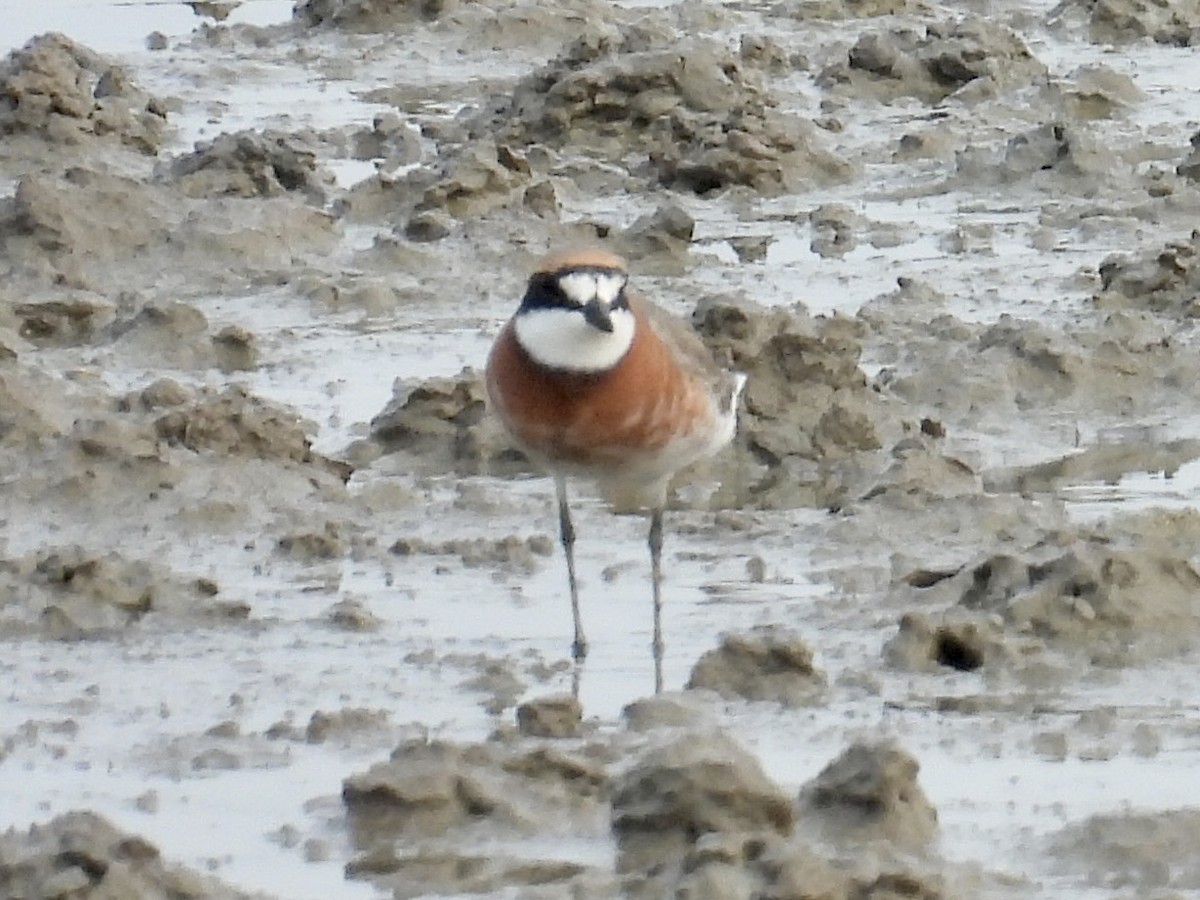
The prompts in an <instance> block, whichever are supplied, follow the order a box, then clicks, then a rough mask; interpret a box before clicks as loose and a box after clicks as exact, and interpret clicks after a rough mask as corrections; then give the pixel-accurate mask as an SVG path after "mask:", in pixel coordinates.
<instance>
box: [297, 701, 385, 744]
mask: <svg viewBox="0 0 1200 900" xmlns="http://www.w3.org/2000/svg"><path fill="white" fill-rule="evenodd" d="M390 727H391V715H390V713H389V712H388V711H387V710H386V709H363V708H361V707H350V708H347V709H338V710H334V711H332V712H327V711H325V710H317V711H316V712H314V713H313V714H312V716H311V717H310V718H309V720H308V726H307V727H306V728H305V729H304V738H305V740H307V741H308V743H310V744H323V743H325V742H326V741H329V740H343V741H350V740H354V739H356V738H358V737H361V736H363V735H367V736H372V735H379V734H383V733H386V732H387V731H388V730H389V729H390Z"/></svg>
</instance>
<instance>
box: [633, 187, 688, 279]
mask: <svg viewBox="0 0 1200 900" xmlns="http://www.w3.org/2000/svg"><path fill="white" fill-rule="evenodd" d="M695 230H696V221H695V220H694V219H693V218H692V217H691V215H690V214H689V213H688V212H687V211H686V210H684V209H683V208H682V207H680V206H678V205H677V204H675V203H666V204H663V205H662V206H659V207H658V208H657V209H656V210H654V212H652V213H647V214H646V215H644V216H640V217H639V218H638V219H637V220H636V221H635V222H634V223H633V224H632V225H630V226H629V227H628V228H626V229H625V230H624V231H622V232H621V233H620V234H618V235H617V236H616V238H615V240H614V241H613V249H614V251H615V252H617V253H618V254H619V255H620V256H621V257H623V258H624V259H625V260H626V261H628V262H633V263H635V268H636V269H637V271H638V272H639V273H640V274H646V275H680V274H682V273H683V272H684V270H685V269H686V268H687V266H688V263H689V261H690V260H689V258H688V247H689V246H690V245H691V243H692V235H693V234H694V232H695Z"/></svg>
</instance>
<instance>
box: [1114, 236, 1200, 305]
mask: <svg viewBox="0 0 1200 900" xmlns="http://www.w3.org/2000/svg"><path fill="white" fill-rule="evenodd" d="M1198 298H1200V231H1193V232H1192V234H1191V236H1190V237H1188V238H1185V239H1183V240H1175V241H1170V242H1169V243H1167V244H1166V246H1164V247H1162V248H1161V249H1159V250H1154V251H1152V252H1150V253H1148V254H1146V255H1144V256H1140V257H1129V256H1124V255H1117V256H1110V257H1109V258H1108V259H1106V260H1104V262H1102V263H1101V264H1100V294H1099V296H1097V298H1096V302H1097V304H1099V305H1100V306H1101V307H1103V308H1106V309H1113V308H1116V309H1120V308H1132V309H1146V310H1150V311H1151V312H1156V313H1167V314H1170V315H1175V316H1180V317H1182V318H1187V319H1194V318H1196V317H1197V316H1200V299H1198Z"/></svg>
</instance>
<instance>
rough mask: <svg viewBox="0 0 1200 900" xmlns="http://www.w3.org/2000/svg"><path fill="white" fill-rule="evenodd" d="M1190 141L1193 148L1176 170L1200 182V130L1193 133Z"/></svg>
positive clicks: (1191, 179)
mask: <svg viewBox="0 0 1200 900" xmlns="http://www.w3.org/2000/svg"><path fill="white" fill-rule="evenodd" d="M1190 143H1191V147H1192V149H1191V150H1190V151H1189V153H1188V155H1187V157H1186V158H1185V159H1184V160H1183V162H1181V163H1180V164H1179V165H1178V166H1177V167H1176V169H1175V171H1176V172H1178V173H1179V174H1180V175H1182V176H1183V177H1184V178H1187V179H1189V180H1190V181H1197V182H1200V131H1197V132H1196V133H1195V134H1193V135H1192V137H1191V139H1190Z"/></svg>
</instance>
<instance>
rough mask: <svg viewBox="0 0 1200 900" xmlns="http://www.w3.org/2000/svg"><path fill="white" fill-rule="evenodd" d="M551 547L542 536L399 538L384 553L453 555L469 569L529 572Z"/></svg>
mask: <svg viewBox="0 0 1200 900" xmlns="http://www.w3.org/2000/svg"><path fill="white" fill-rule="evenodd" d="M554 547H555V543H554V541H553V539H552V538H551V537H550V536H549V535H546V534H534V535H530V536H528V537H520V536H518V535H515V534H510V535H507V536H505V537H502V538H452V539H451V540H448V541H427V540H425V539H424V538H421V537H402V538H398V539H397V540H396V542H395V543H393V544H392V546H391V547H389V548H388V550H389V552H391V553H392V554H393V555H395V556H417V555H422V556H457V557H458V558H459V559H460V560H461V561H462V564H463V565H464V566H466V567H467V568H471V569H475V568H480V567H483V566H509V567H512V568H515V569H520V570H523V571H526V572H533V571H535V570H536V569H537V568H538V567H539V566H540V564H541V563H540V560H541V559H544V558H546V557H548V556H550V555H552V554H553V553H554Z"/></svg>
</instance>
